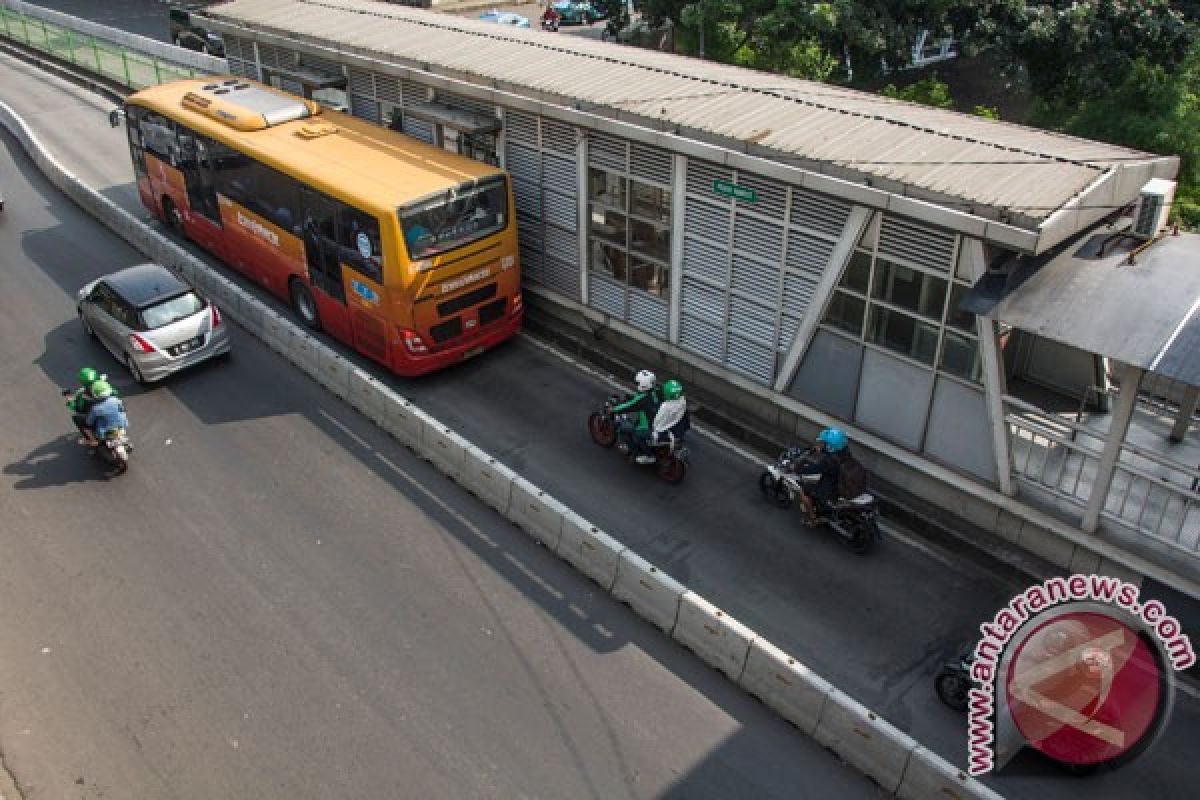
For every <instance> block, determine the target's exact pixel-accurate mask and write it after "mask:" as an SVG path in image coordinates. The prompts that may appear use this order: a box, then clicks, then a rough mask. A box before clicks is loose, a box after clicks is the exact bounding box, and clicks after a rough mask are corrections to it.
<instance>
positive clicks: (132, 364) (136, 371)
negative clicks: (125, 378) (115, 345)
mask: <svg viewBox="0 0 1200 800" xmlns="http://www.w3.org/2000/svg"><path fill="white" fill-rule="evenodd" d="M125 366H126V367H128V368H129V374H130V375H132V376H133V379H134V380H135V381H136V382H137V383H138V384H139V385H143V384H145V383H146V376H145V375H143V374H142V370H141V368H140V367H138V365H137V362H136V361H134V360H133V356H131V355H126V356H125Z"/></svg>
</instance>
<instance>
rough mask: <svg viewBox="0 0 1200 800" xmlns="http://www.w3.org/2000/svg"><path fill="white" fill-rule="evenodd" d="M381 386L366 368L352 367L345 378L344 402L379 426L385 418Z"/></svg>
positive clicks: (385, 410) (385, 411)
mask: <svg viewBox="0 0 1200 800" xmlns="http://www.w3.org/2000/svg"><path fill="white" fill-rule="evenodd" d="M382 390H383V386H382V385H381V384H380V383H379V381H377V380H376V379H375V376H374V375H372V374H371V373H369V372H367V371H366V370H363V369H359V368H358V367H352V368H351V369H350V372H349V375H348V376H347V379H346V402H347V403H349V404H350V405H351V406H353V407H354V408H355V409H357V410H358V413H360V414H362V415H363V416H364V417H366V418H367V419H369V420H371V422H374V423H375V424H376V425H378V426H379V427H381V428H382V427H383V421H384V420H385V419H387V408H386V407H385V405H384V400H383V391H382Z"/></svg>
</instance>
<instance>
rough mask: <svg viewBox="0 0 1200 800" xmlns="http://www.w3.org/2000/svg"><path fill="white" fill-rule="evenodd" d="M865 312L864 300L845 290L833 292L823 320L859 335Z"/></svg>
mask: <svg viewBox="0 0 1200 800" xmlns="http://www.w3.org/2000/svg"><path fill="white" fill-rule="evenodd" d="M866 312H867V301H866V300H863V299H862V298H861V297H855V296H854V295H852V294H846V293H845V292H834V293H833V299H832V300H830V301H829V311H827V312H826V314H825V322H827V323H828V324H830V325H832V326H834V327H835V328H838V329H840V330H843V331H846V332H848V333H852V334H854V335H855V336H859V337H861V336H862V327H863V317H865V316H866Z"/></svg>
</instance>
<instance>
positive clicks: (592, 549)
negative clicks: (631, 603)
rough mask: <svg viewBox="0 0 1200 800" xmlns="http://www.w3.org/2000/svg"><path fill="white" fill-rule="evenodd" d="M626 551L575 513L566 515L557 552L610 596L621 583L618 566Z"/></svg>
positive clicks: (563, 519)
mask: <svg viewBox="0 0 1200 800" xmlns="http://www.w3.org/2000/svg"><path fill="white" fill-rule="evenodd" d="M625 549H626V548H625V545H623V544H621V543H620V542H618V541H617V540H616V539H614V538H613V537H611V536H609V535H608V534H607V533H605V532H604V531H602V530H600V529H599V528H597V527H596V526H595V525H593V524H592V523H590V522H588V521H587V520H586V519H584V518H583V517H581V516H579V515H578V514H576V513H575V512H574V511H568V512H567V513H566V514H563V518H562V536H561V537H560V538H559V540H558V548H557V549H556V550H555V552H556V553H558V557H559V558H561V559H563V560H564V561H566V562H567V563H568V564H570V565H571V566H573V567H575V569H577V570H579V571H580V572H582V573H583V574H584V575H587V576H588V577H589V578H591V579H592V580H594V581H595V582H596V583H598V584H600V585H601V586H603V587H604V591H606V592H608V591H612V588H613V584H614V583H616V582H617V563H618V562H619V561H620V560H621V553H623V552H624V551H625Z"/></svg>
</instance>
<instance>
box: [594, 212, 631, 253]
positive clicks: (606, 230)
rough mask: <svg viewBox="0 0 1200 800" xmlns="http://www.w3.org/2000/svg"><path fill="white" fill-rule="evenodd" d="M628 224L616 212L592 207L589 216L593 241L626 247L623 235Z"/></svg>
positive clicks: (624, 218) (623, 217) (622, 216)
mask: <svg viewBox="0 0 1200 800" xmlns="http://www.w3.org/2000/svg"><path fill="white" fill-rule="evenodd" d="M627 224H628V222H627V220H626V217H625V215H624V214H621V213H618V212H616V211H609V210H606V209H604V208H601V207H599V206H592V214H591V225H590V226H589V228H590V229H591V235H592V237H593V238H595V239H603V240H604V241H606V242H611V243H612V244H615V245H618V246H620V247H625V246H626V241H625V233H626V225H627Z"/></svg>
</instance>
